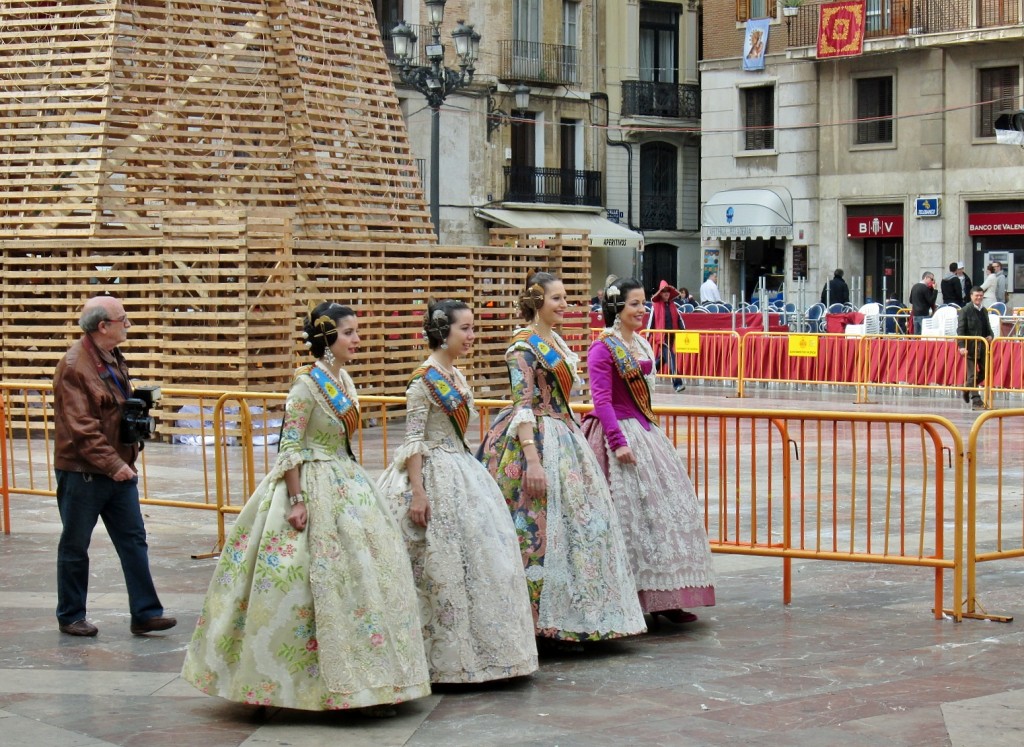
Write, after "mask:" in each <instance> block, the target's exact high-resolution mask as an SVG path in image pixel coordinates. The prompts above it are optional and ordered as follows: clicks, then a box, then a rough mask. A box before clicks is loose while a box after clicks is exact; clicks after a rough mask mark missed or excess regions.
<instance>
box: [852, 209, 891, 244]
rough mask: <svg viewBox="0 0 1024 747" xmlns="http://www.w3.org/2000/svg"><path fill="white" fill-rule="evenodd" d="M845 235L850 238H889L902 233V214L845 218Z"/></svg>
mask: <svg viewBox="0 0 1024 747" xmlns="http://www.w3.org/2000/svg"><path fill="white" fill-rule="evenodd" d="M846 235H847V236H848V237H849V238H851V239H889V238H894V237H896V238H898V237H900V236H902V235H903V216H902V215H866V216H861V217H858V218H851V217H849V216H847V218H846Z"/></svg>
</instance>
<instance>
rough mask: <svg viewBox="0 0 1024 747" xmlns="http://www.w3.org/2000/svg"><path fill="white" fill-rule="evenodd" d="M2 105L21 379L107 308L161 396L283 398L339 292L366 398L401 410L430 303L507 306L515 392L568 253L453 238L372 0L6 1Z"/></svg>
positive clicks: (6, 267)
mask: <svg viewBox="0 0 1024 747" xmlns="http://www.w3.org/2000/svg"><path fill="white" fill-rule="evenodd" d="M0 100H2V106H0V118H2V127H0V159H2V165H0V262H2V265H0V270H2V294H3V295H2V299H0V303H2V310H3V315H2V325H3V327H2V332H3V338H4V343H3V348H2V373H3V378H4V379H5V380H12V379H14V380H26V379H28V380H31V379H34V380H40V379H48V378H49V377H50V375H51V372H52V370H53V367H54V365H55V364H56V362H57V360H58V359H59V358H60V356H61V355H62V354H63V353H64V351H65V350H66V349H67V346H68V344H69V343H70V342H71V341H72V340H73V339H74V338H75V337H76V336H77V335H78V334H79V331H78V328H77V326H76V321H77V314H78V310H79V308H80V307H81V305H82V303H83V302H84V300H85V299H86V298H88V297H90V296H92V295H94V294H96V293H100V292H110V293H112V294H115V295H117V296H118V297H120V298H121V299H122V300H123V302H124V305H125V307H126V309H127V310H128V313H129V315H130V318H131V320H132V322H133V325H134V326H133V329H132V334H131V337H130V340H129V343H128V346H127V349H128V352H129V354H130V358H131V362H132V365H133V372H134V374H135V375H136V376H137V377H138V378H139V379H140V380H147V381H151V382H153V383H162V384H163V385H164V386H177V387H203V388H215V389H222V388H246V389H251V390H267V389H282V388H283V387H284V386H286V384H287V382H288V381H289V379H290V377H291V371H292V368H293V366H294V364H295V363H296V360H297V352H298V351H300V350H301V348H300V346H299V345H298V344H297V343H298V331H299V318H300V316H301V314H302V313H303V312H304V311H305V309H306V307H307V304H308V303H309V302H311V301H314V302H315V301H319V300H322V299H331V300H337V301H339V302H341V303H346V304H349V305H352V306H354V307H356V308H357V310H358V311H359V313H360V316H361V336H362V338H363V351H364V352H363V354H362V355H361V356H360V358H361V360H360V362H359V363H358V364H357V365H355V366H353V373H354V374H355V375H356V376H357V379H359V380H360V383H362V384H363V388H364V391H370V392H372V393H380V394H400V393H402V392H403V391H404V384H405V381H406V380H407V378H408V375H409V373H410V371H411V370H412V368H413V366H414V364H415V362H417V361H418V360H420V359H421V357H422V355H423V347H422V343H421V340H420V337H419V334H418V326H419V320H418V318H417V317H418V313H419V312H420V311H421V310H422V308H423V306H422V304H423V301H424V300H425V299H426V297H427V295H428V294H434V295H439V296H445V295H453V296H457V297H459V298H465V299H467V300H469V301H470V302H471V303H473V304H474V306H477V307H478V308H479V307H484V306H486V307H487V308H488V309H489V310H490V311H489V316H487V318H486V319H485V320H484V321H483V327H484V329H483V330H482V331H483V333H484V334H483V341H482V345H481V349H480V350H478V352H477V354H476V356H475V357H474V364H473V367H474V368H475V369H478V371H479V372H480V373H486V374H487V375H488V377H489V376H490V375H491V374H494V375H495V376H499V377H500V378H501V379H502V380H503V379H504V369H503V366H502V365H501V356H500V353H501V350H502V349H503V346H504V343H505V341H506V340H507V336H508V333H509V331H510V330H511V328H512V325H513V323H514V319H513V312H512V302H513V300H514V299H515V297H517V296H518V293H519V291H520V288H521V284H522V279H523V273H524V272H525V271H526V269H527V268H529V267H537V266H544V267H550V268H552V269H554V270H555V271H556V272H557V271H560V270H562V269H563V267H562V252H563V243H562V242H560V241H559V240H557V238H556V240H554V241H552V242H549V243H547V244H544V243H543V242H542V243H541V245H539V246H536V245H535V246H530V247H526V246H524V247H523V248H521V249H518V248H517V249H516V250H515V252H514V253H513V252H511V251H510V250H509V249H508V242H507V241H498V242H495V243H497V244H499V246H494V247H450V246H438V245H437V243H436V237H435V235H434V230H433V227H432V226H431V224H430V220H429V214H428V211H427V209H426V205H425V203H424V199H423V193H422V188H421V185H420V179H419V174H418V172H417V171H416V169H415V167H414V163H413V159H412V157H411V154H410V150H409V145H408V140H407V136H406V130H405V123H404V121H403V119H402V116H401V110H400V107H399V102H398V98H397V96H396V94H395V89H394V84H393V81H392V75H391V70H390V68H389V64H388V60H387V58H386V55H385V53H384V48H383V46H382V44H381V40H380V35H379V32H378V29H377V21H376V18H375V17H374V12H373V6H372V3H371V2H370V0H317V1H316V2H312V1H310V0H192V1H190V2H185V1H181V2H179V1H176V0H132V1H129V0H79V1H78V2H74V3H70V2H69V3H63V2H49V1H46V2H44V1H43V0H5V2H3V3H2V4H0ZM576 243H578V242H567V243H566V244H565V247H564V248H565V249H566V251H567V252H569V253H571V254H572V255H573V257H572V261H569V262H567V263H566V264H565V269H566V270H567V271H569V276H570V280H573V281H575V280H576V279H577V278H578V279H579V282H580V288H579V289H578V291H577V292H578V293H579V294H580V295H581V296H582V295H583V293H585V290H583V286H584V285H585V283H586V277H587V268H586V267H583V268H582V269H580V268H578V267H576V265H577V264H579V261H580V260H579V255H580V254H583V255H584V261H586V259H585V254H586V252H580V251H579V247H577V246H576ZM570 250H571V251H570ZM453 268H459V270H458V272H457V273H456V272H453ZM574 285H575V283H574ZM499 393H500V392H497V391H496V392H494V393H493V394H495V395H497V394H499Z"/></svg>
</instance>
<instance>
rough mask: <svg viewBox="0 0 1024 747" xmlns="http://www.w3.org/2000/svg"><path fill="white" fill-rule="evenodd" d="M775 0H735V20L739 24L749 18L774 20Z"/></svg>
mask: <svg viewBox="0 0 1024 747" xmlns="http://www.w3.org/2000/svg"><path fill="white" fill-rule="evenodd" d="M776 6H777V2H776V0H736V20H737V21H738V22H739V23H743V22H744V21H748V20H750V19H751V18H775V11H776Z"/></svg>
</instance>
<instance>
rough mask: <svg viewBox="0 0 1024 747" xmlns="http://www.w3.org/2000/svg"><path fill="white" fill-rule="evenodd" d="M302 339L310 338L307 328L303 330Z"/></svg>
mask: <svg viewBox="0 0 1024 747" xmlns="http://www.w3.org/2000/svg"><path fill="white" fill-rule="evenodd" d="M302 339H303V340H308V339H309V332H307V331H306V330H302Z"/></svg>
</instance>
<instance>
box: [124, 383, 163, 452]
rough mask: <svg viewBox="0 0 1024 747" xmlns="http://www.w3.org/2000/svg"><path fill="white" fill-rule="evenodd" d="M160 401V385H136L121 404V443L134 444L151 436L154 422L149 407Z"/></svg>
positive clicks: (154, 425)
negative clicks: (129, 395)
mask: <svg viewBox="0 0 1024 747" xmlns="http://www.w3.org/2000/svg"><path fill="white" fill-rule="evenodd" d="M159 401H160V387H158V386H137V387H135V388H134V389H133V390H132V396H131V397H129V398H128V399H126V400H125V401H124V404H123V405H121V434H120V435H121V443H126V444H134V443H138V442H139V441H142V440H144V439H147V438H152V437H153V430H154V428H155V427H156V423H155V421H154V420H153V418H152V417H151V416H150V414H149V409H150V408H151V407H152V406H153V405H154V404H155V403H157V402H159Z"/></svg>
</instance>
